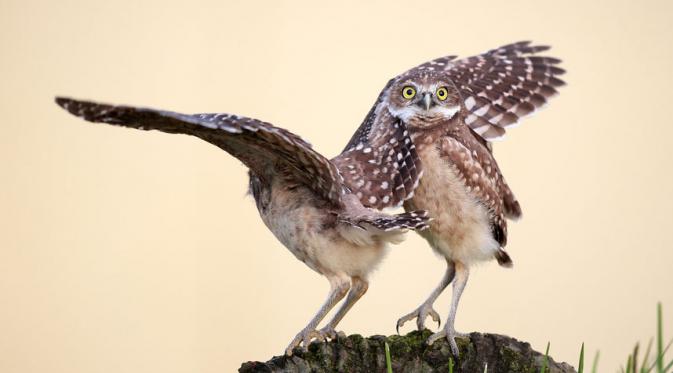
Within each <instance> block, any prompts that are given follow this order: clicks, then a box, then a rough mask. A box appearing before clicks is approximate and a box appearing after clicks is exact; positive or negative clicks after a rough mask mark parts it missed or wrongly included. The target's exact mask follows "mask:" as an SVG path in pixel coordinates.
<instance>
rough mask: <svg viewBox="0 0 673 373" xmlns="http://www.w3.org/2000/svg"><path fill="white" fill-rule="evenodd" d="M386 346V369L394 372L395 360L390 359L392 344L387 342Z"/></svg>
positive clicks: (391, 372)
mask: <svg viewBox="0 0 673 373" xmlns="http://www.w3.org/2000/svg"><path fill="white" fill-rule="evenodd" d="M384 346H385V348H386V371H387V372H388V373H393V362H392V361H391V359H390V346H388V342H385V344H384Z"/></svg>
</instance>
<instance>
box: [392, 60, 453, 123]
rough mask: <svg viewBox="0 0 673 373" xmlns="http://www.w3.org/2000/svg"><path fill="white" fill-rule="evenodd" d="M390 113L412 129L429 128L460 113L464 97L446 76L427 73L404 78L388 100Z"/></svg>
mask: <svg viewBox="0 0 673 373" xmlns="http://www.w3.org/2000/svg"><path fill="white" fill-rule="evenodd" d="M386 100H387V101H388V105H387V106H388V110H389V111H390V113H391V114H392V115H394V116H395V117H397V118H400V119H402V120H403V121H404V122H405V123H406V124H407V125H408V126H409V127H428V126H431V125H432V124H433V123H436V122H437V121H439V120H448V119H451V118H453V117H454V116H455V115H456V113H458V112H459V111H460V107H461V106H460V102H461V100H460V94H459V93H458V90H457V89H456V87H455V86H454V85H453V83H452V82H451V81H450V80H449V79H447V78H446V76H445V75H442V74H439V73H433V72H431V71H424V72H422V73H419V74H412V75H406V76H401V77H400V78H399V79H397V81H395V82H394V83H393V84H392V86H391V87H390V90H389V91H388V96H387V97H386Z"/></svg>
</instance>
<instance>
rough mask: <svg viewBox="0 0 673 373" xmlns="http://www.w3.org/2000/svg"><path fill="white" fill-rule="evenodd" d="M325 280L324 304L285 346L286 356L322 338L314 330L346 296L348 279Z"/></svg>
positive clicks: (348, 286) (342, 277)
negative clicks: (327, 285) (325, 294)
mask: <svg viewBox="0 0 673 373" xmlns="http://www.w3.org/2000/svg"><path fill="white" fill-rule="evenodd" d="M327 279H328V280H329V283H330V290H329V294H328V295H327V300H325V303H323V305H322V307H320V309H319V310H318V313H316V314H315V316H313V318H312V319H311V321H310V322H309V323H308V325H306V327H305V328H304V329H302V330H301V331H300V332H299V333H297V335H296V336H295V337H294V339H293V340H292V342H290V344H289V345H288V346H287V348H286V349H285V354H286V355H288V356H290V355H292V352H293V350H294V348H295V347H297V346H300V345H302V344H303V346H304V347H308V345H309V343H311V340H313V339H314V338H323V336H322V335H321V334H320V333H319V332H318V331H317V330H316V329H315V328H316V327H317V326H318V324H319V323H320V321H322V319H323V318H324V317H325V315H327V313H329V311H330V310H332V308H334V306H335V305H336V304H337V303H339V301H341V300H342V299H343V298H344V297H345V296H346V293H348V289H349V288H350V279H349V278H348V277H347V276H343V275H342V276H328V277H327Z"/></svg>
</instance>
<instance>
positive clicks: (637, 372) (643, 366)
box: [385, 303, 673, 373]
mask: <svg viewBox="0 0 673 373" xmlns="http://www.w3.org/2000/svg"><path fill="white" fill-rule="evenodd" d="M653 340H654V339H650V341H649V342H648V344H647V348H646V349H645V354H644V356H643V358H642V360H640V343H636V345H635V346H634V347H633V352H632V353H631V354H629V356H628V357H627V359H626V368H625V367H624V366H622V367H621V369H620V372H621V373H673V358H671V360H670V361H668V363H666V361H667V359H666V354H667V353H668V350H669V349H670V348H671V345H673V339H671V340H670V341H669V342H668V343H667V344H666V345H665V346H664V321H663V316H662V306H661V303H658V304H657V331H656V341H657V349H656V355H655V356H654V359H651V358H650V355H651V353H652V344H653ZM549 346H550V343H549V342H547V348H546V350H545V353H544V359H543V360H542V366H541V367H540V372H539V373H545V372H547V365H548V362H549ZM385 350H386V368H387V373H393V368H392V360H391V358H390V347H389V346H388V342H386V343H385ZM599 358H600V351H596V354H595V355H594V359H593V362H592V363H591V373H597V372H598V359H599ZM639 360H640V361H641V362H640V364H638V361H639ZM577 366H578V368H577V372H578V373H584V343H582V347H581V348H580V358H579V364H578V365H577ZM453 368H454V362H453V359H452V358H449V373H453ZM487 372H488V365H484V373H487Z"/></svg>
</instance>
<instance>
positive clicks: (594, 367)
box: [591, 350, 601, 373]
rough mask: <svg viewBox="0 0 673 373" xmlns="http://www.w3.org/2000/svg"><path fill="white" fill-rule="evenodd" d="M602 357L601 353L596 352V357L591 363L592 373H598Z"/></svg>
mask: <svg viewBox="0 0 673 373" xmlns="http://www.w3.org/2000/svg"><path fill="white" fill-rule="evenodd" d="M600 357H601V351H600V350H598V351H596V355H594V361H593V363H591V373H598V358H600Z"/></svg>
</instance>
